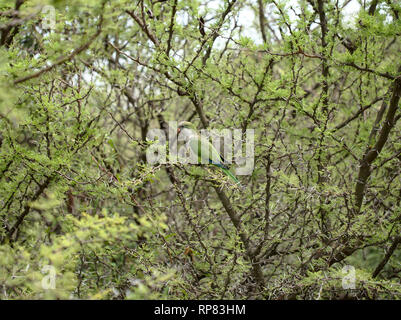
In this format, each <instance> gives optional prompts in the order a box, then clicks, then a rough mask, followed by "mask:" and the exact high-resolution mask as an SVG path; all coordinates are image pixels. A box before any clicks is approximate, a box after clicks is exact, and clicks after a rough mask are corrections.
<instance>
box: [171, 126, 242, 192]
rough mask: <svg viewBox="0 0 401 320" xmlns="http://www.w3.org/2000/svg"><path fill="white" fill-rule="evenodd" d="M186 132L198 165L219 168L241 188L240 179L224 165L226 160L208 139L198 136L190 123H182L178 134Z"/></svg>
mask: <svg viewBox="0 0 401 320" xmlns="http://www.w3.org/2000/svg"><path fill="white" fill-rule="evenodd" d="M184 130H186V135H187V137H188V145H189V148H190V150H191V152H193V154H194V155H195V156H196V157H197V158H198V163H209V164H212V165H214V166H216V167H218V168H219V169H220V170H221V171H223V173H224V174H225V175H227V176H228V177H229V178H230V179H231V180H232V181H234V182H235V183H236V184H237V186H240V185H241V184H240V182H239V181H238V179H237V178H236V177H235V176H234V175H233V174H232V173H231V171H230V170H229V169H228V167H227V166H226V165H225V164H224V159H223V157H222V156H221V155H220V153H219V152H218V151H217V150H216V148H215V147H214V146H213V145H212V144H211V143H210V142H209V140H208V139H206V138H205V137H202V136H201V135H199V134H198V132H197V130H196V127H195V125H194V124H192V123H191V122H188V121H182V122H180V123H179V124H178V129H177V133H178V134H179V133H180V132H183V131H184Z"/></svg>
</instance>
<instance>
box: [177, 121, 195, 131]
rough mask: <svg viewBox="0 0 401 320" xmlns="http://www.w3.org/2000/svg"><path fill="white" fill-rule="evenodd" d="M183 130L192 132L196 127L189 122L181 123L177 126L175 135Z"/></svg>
mask: <svg viewBox="0 0 401 320" xmlns="http://www.w3.org/2000/svg"><path fill="white" fill-rule="evenodd" d="M184 129H189V130H194V131H196V127H195V125H194V124H193V123H191V122H189V121H181V122H180V123H179V124H178V129H177V133H180V132H181V131H182V130H184Z"/></svg>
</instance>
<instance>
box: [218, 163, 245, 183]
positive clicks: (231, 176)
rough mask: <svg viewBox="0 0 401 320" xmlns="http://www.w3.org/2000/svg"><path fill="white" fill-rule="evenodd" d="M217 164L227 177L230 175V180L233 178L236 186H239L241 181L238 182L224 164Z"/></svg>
mask: <svg viewBox="0 0 401 320" xmlns="http://www.w3.org/2000/svg"><path fill="white" fill-rule="evenodd" d="M217 166H218V167H219V168H220V169H221V170H222V171H223V172H224V173H225V174H226V175H227V176H228V177H230V178H231V180H233V181H234V182H235V183H236V184H237V185H238V186H241V183H240V182H239V180H238V179H237V178H236V177H235V176H234V175H233V174H232V173H231V171H230V170H229V169H228V168H227V167H226V166H225V165H221V164H218V165H217Z"/></svg>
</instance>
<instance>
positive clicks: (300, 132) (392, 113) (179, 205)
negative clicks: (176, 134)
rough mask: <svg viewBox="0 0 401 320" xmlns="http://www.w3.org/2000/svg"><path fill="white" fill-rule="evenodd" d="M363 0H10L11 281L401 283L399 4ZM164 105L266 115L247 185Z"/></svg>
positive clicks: (5, 44) (364, 293) (154, 295)
mask: <svg viewBox="0 0 401 320" xmlns="http://www.w3.org/2000/svg"><path fill="white" fill-rule="evenodd" d="M260 3H262V4H263V5H262V7H260V6H259V5H260ZM351 3H352V4H351V5H353V6H354V11H355V12H354V14H353V15H352V17H347V16H346V14H345V11H344V9H341V8H342V6H343V5H345V6H346V7H347V6H349V5H350V4H349V3H348V2H345V1H339V2H336V1H331V0H330V1H322V0H316V1H304V0H299V1H297V2H296V4H292V3H289V2H288V1H270V0H266V1H265V0H264V1H217V2H215V3H214V4H211V3H210V2H205V1H188V0H178V1H174V0H168V1H150V0H140V1H137V2H133V1H128V0H116V1H106V0H104V1H94V0H93V1H83V0H74V1H64V0H57V1H56V0H51V1H50V0H49V1H42V0H27V1H23V2H21V1H3V0H0V30H1V36H0V37H1V38H0V257H1V259H0V288H1V290H0V298H2V299H248V298H259V299H261V298H262V299H265V298H269V299H290V298H297V299H348V298H350V299H399V297H400V281H399V280H400V272H401V268H400V262H399V261H400V254H401V252H400V249H399V247H398V244H399V242H401V240H400V239H401V238H400V237H399V233H400V221H401V220H400V214H401V211H400V207H401V206H400V204H401V194H400V187H401V180H400V177H401V171H400V168H401V166H400V161H401V157H400V147H401V144H400V142H399V141H401V139H400V138H401V137H400V132H401V131H400V118H401V114H400V106H399V97H400V96H401V84H400V70H401V69H400V64H399V52H400V48H401V43H400V37H399V34H400V32H401V20H400V17H401V7H400V5H398V4H393V3H392V2H391V1H378V2H377V5H375V6H373V5H372V4H374V3H375V1H367V3H366V6H365V7H360V6H359V5H357V1H351ZM45 5H51V6H54V9H55V19H56V20H55V26H54V28H53V29H51V30H49V29H46V28H45V25H44V20H45V19H46V18H48V16H47V15H46V13H44V12H42V9H43V6H45ZM347 8H349V7H347ZM252 14H253V15H252ZM170 120H177V121H179V120H190V121H192V122H193V123H195V124H196V126H197V128H198V129H201V128H213V129H223V128H228V129H240V130H242V132H245V131H246V129H255V149H254V154H255V157H254V163H255V167H254V170H253V172H252V173H251V174H250V175H248V176H242V177H239V179H240V181H241V185H242V186H243V188H242V189H240V188H237V187H235V186H233V185H232V184H230V183H228V180H227V178H226V177H224V176H223V175H222V174H221V173H219V172H218V171H216V170H214V168H212V167H208V166H200V165H199V166H198V165H182V164H180V163H176V164H156V165H154V166H152V165H150V164H149V163H148V162H147V161H146V160H147V159H146V150H147V148H148V147H149V146H151V145H152V144H153V143H155V142H154V141H149V140H148V139H147V134H148V133H149V131H150V130H151V129H154V128H157V129H162V130H166V132H167V129H168V128H167V127H166V124H167V122H168V121H170ZM244 137H245V136H244ZM244 137H242V138H244ZM180 146H181V145H180ZM167 156H168V158H169V157H170V155H167ZM235 168H236V165H233V166H231V168H230V171H232V172H233V173H235ZM345 265H350V266H353V267H354V268H355V270H356V288H355V289H352V290H349V289H344V288H343V286H342V279H343V277H344V274H343V272H342V270H343V269H342V267H343V266H345ZM52 270H53V271H54V274H55V283H54V284H55V287H54V288H48V287H46V285H48V284H49V283H51V281H50V280H51V276H52V272H53V271H52ZM49 281H50V282H49Z"/></svg>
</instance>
